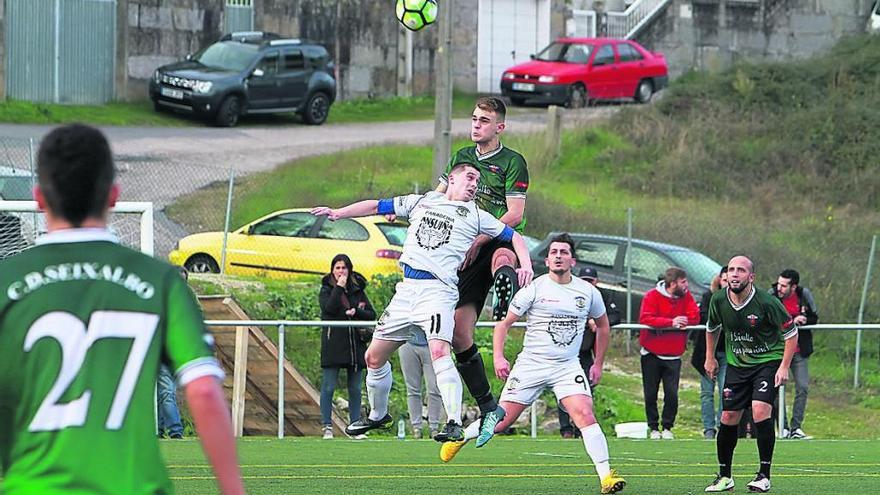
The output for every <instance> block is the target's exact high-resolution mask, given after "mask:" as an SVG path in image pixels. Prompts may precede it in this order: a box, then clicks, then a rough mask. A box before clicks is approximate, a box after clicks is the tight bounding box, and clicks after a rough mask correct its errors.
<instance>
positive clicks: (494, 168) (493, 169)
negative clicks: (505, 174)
mask: <svg viewBox="0 0 880 495" xmlns="http://www.w3.org/2000/svg"><path fill="white" fill-rule="evenodd" d="M486 168H488V169H489V172H492V173H493V174H500V173H501V168H500V167H498V166H496V165H489V166H487V167H486Z"/></svg>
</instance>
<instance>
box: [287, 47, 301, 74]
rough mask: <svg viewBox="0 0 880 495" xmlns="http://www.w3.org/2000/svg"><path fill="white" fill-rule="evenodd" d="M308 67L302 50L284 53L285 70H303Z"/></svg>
mask: <svg viewBox="0 0 880 495" xmlns="http://www.w3.org/2000/svg"><path fill="white" fill-rule="evenodd" d="M305 67H306V62H305V59H303V54H302V52H301V51H300V50H289V51H285V52H284V70H285V71H292V70H301V69H304V68H305Z"/></svg>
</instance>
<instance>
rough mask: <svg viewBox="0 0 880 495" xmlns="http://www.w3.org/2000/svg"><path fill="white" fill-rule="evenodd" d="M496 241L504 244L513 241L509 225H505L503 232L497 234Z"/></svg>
mask: <svg viewBox="0 0 880 495" xmlns="http://www.w3.org/2000/svg"><path fill="white" fill-rule="evenodd" d="M496 239H498V240H500V241H504V242H510V241H511V240H512V239H513V229H512V228H510V225H505V226H504V230H502V231H501V233H500V234H498V237H496Z"/></svg>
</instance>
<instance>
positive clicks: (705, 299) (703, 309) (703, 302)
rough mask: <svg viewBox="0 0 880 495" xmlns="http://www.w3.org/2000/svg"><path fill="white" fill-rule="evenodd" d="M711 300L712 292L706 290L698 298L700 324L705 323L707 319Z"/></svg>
mask: <svg viewBox="0 0 880 495" xmlns="http://www.w3.org/2000/svg"><path fill="white" fill-rule="evenodd" d="M711 300H712V293H711V292H709V291H706V292H704V293H703V296H702V297H701V298H700V325H705V324H706V322H707V321H709V301H711Z"/></svg>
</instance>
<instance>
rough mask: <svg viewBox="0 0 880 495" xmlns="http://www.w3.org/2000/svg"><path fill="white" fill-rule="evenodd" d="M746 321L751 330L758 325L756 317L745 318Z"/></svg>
mask: <svg viewBox="0 0 880 495" xmlns="http://www.w3.org/2000/svg"><path fill="white" fill-rule="evenodd" d="M746 319H747V320H749V325H750V326H751V327H753V328H754V327H755V326H756V325H757V324H758V317H757V316H756V315H749V316H746Z"/></svg>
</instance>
